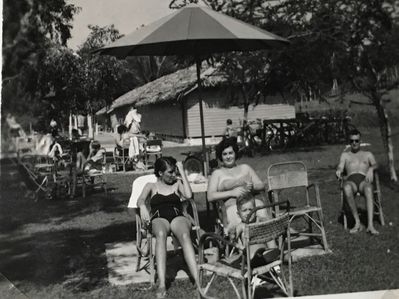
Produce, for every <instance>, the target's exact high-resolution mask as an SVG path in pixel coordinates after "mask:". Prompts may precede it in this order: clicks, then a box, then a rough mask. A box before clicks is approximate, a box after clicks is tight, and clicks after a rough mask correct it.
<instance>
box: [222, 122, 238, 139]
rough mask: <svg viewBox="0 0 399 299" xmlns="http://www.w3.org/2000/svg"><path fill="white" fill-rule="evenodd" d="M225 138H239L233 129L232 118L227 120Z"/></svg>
mask: <svg viewBox="0 0 399 299" xmlns="http://www.w3.org/2000/svg"><path fill="white" fill-rule="evenodd" d="M223 136H224V137H225V138H230V137H237V130H236V129H235V128H234V127H233V121H232V120H231V119H230V118H229V119H227V120H226V129H225V130H224V134H223Z"/></svg>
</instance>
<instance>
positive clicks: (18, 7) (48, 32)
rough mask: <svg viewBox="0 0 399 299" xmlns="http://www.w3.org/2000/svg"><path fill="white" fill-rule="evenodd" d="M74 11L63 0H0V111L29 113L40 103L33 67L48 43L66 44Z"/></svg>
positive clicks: (35, 69) (71, 6) (36, 70)
mask: <svg viewBox="0 0 399 299" xmlns="http://www.w3.org/2000/svg"><path fill="white" fill-rule="evenodd" d="M78 10H79V9H78V8H77V7H76V6H74V5H72V4H67V1H66V0H54V1H32V0H20V1H12V0H4V1H3V17H4V22H3V45H2V46H3V48H2V49H3V70H2V75H3V81H2V108H3V109H2V111H3V112H5V111H7V112H12V113H15V114H19V115H21V114H31V115H33V113H34V110H35V108H37V106H38V105H39V106H40V101H41V99H40V98H38V95H37V84H36V82H35V79H36V78H37V76H38V68H37V67H38V66H40V65H41V62H42V60H43V58H44V56H45V52H46V49H47V48H48V47H49V45H50V44H51V43H55V44H58V45H65V44H66V41H67V39H68V38H70V36H71V35H70V30H71V28H72V27H71V21H72V19H73V15H74V14H75V13H76V12H78ZM38 111H40V109H38Z"/></svg>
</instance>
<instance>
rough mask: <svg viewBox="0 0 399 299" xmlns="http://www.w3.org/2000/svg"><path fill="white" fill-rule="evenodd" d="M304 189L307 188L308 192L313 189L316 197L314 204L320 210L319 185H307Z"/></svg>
mask: <svg viewBox="0 0 399 299" xmlns="http://www.w3.org/2000/svg"><path fill="white" fill-rule="evenodd" d="M306 188H307V189H308V190H310V189H312V188H313V189H314V192H315V196H316V204H317V206H318V207H320V208H321V200H320V189H319V184H318V183H312V184H309V185H308V186H307V187H306Z"/></svg>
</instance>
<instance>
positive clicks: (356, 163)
mask: <svg viewBox="0 0 399 299" xmlns="http://www.w3.org/2000/svg"><path fill="white" fill-rule="evenodd" d="M349 141H350V151H349V152H343V153H342V154H341V158H340V161H339V164H338V168H337V171H336V175H337V177H338V178H339V179H341V178H342V174H343V172H345V173H346V174H347V177H346V178H345V179H344V185H343V189H344V195H345V198H346V200H347V201H348V205H349V207H350V209H351V211H352V214H353V217H354V218H355V226H354V227H353V228H352V229H351V230H350V231H349V232H350V233H357V232H359V231H361V230H362V226H361V224H360V219H359V214H358V211H357V207H356V203H355V200H354V198H355V195H356V193H357V192H359V193H360V194H362V195H364V197H365V198H366V204H367V222H368V225H367V232H369V233H371V234H373V235H377V234H379V232H378V231H377V230H376V229H375V228H374V225H373V215H374V202H373V200H374V198H373V185H372V183H373V178H374V170H375V169H377V163H376V161H375V158H374V155H373V154H372V153H371V152H369V151H363V150H361V149H360V132H359V131H358V130H352V131H351V132H349Z"/></svg>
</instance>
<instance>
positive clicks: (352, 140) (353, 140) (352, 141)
mask: <svg viewBox="0 0 399 299" xmlns="http://www.w3.org/2000/svg"><path fill="white" fill-rule="evenodd" d="M349 141H350V143H359V142H360V139H349Z"/></svg>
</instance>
